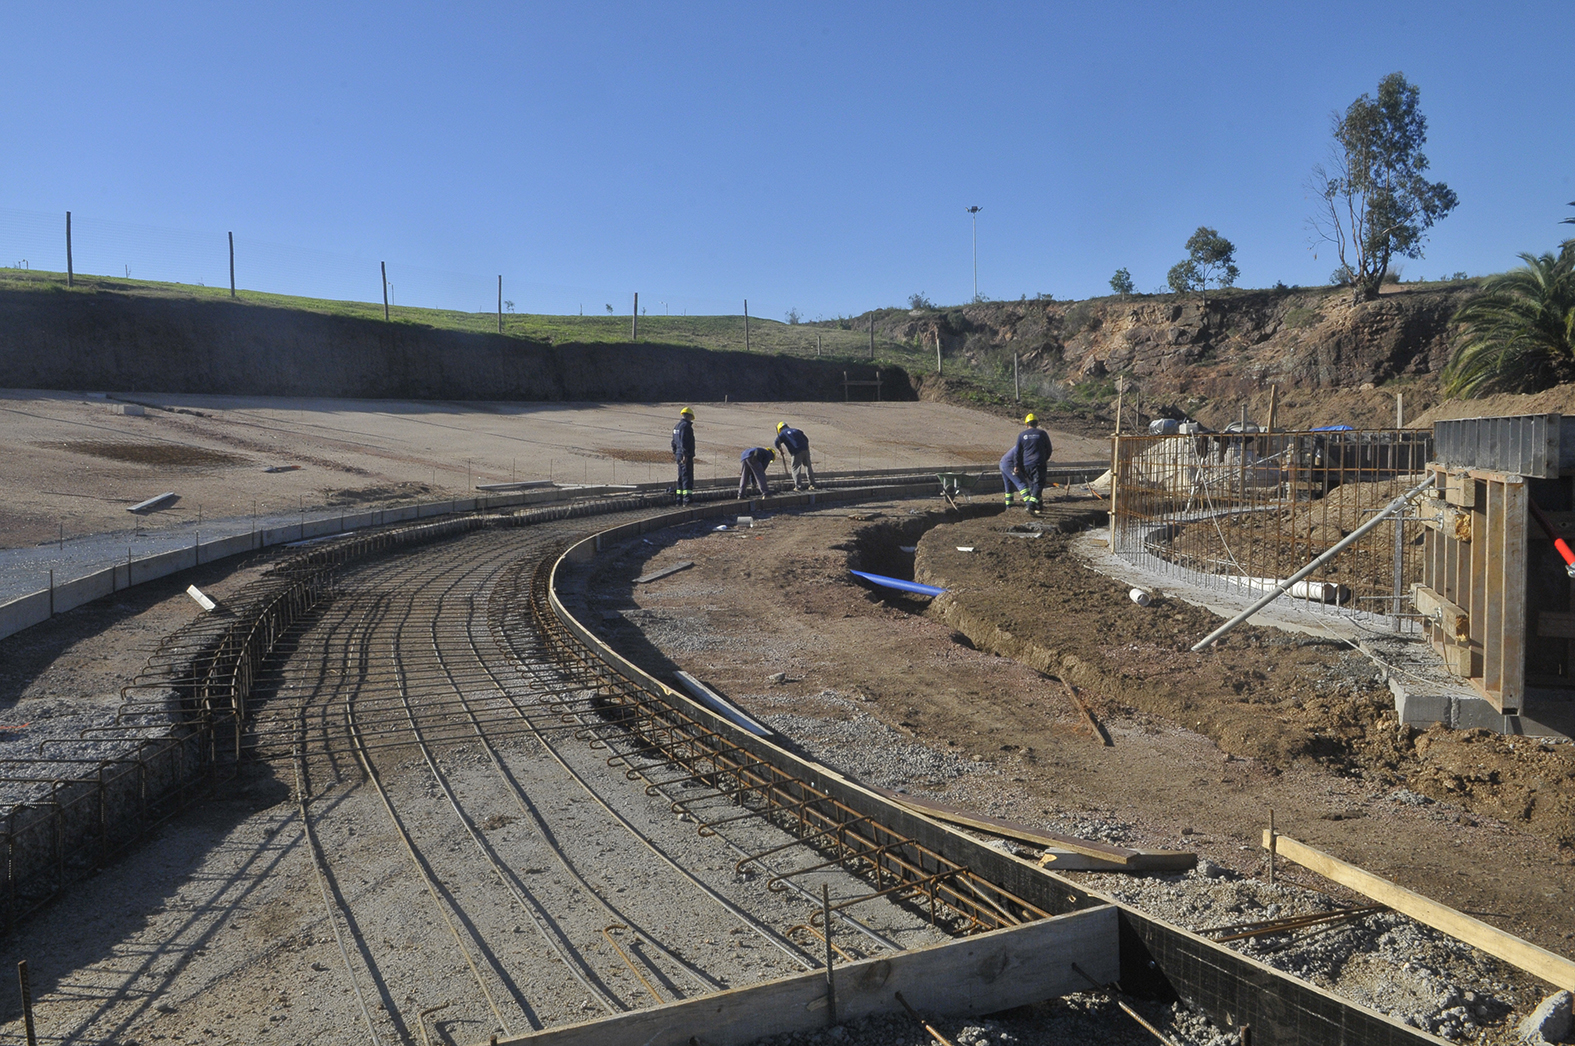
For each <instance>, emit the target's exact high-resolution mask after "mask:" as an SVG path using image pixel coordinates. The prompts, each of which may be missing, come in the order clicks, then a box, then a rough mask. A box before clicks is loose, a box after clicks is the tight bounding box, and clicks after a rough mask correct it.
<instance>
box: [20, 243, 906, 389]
mask: <svg viewBox="0 0 1575 1046" xmlns="http://www.w3.org/2000/svg"><path fill="white" fill-rule="evenodd" d="M0 290H9V291H15V290H31V291H37V292H40V293H60V294H124V295H130V296H134V297H139V298H164V299H172V300H181V299H185V300H193V301H227V300H229V297H230V289H229V288H228V287H199V286H195V285H192V284H185V283H156V282H153V281H150V280H126V279H119V278H112V277H106V276H83V275H79V276H77V277H76V278H75V286H73V287H71V288H69V289H68V288H67V287H66V276H65V273H58V272H43V271H40V270H37V269H9V268H0ZM236 302H237V304H239V305H242V306H267V307H270V308H276V309H294V310H298V311H301V312H310V313H317V314H320V315H324V316H348V317H353V318H355V319H361V320H375V321H378V322H381V321H382V319H383V306H382V303H381V302H377V303H373V302H359V301H332V300H329V299H325V298H298V297H293V296H290V295H285V294H268V293H265V292H262V291H248V290H242V291H239V292H238V295H237V298H236ZM389 320H390V322H392V323H403V324H409V325H411V326H417V327H427V328H432V329H436V330H451V331H464V332H467V333H471V334H496V333H497V330H498V317H497V313H493V312H457V311H454V310H451V309H423V308H416V307H412V306H408V305H396V306H394V307H393V308H391V309H390V310H389ZM503 333H504V335H505V336H506V337H511V338H520V339H525V340H529V341H535V342H548V343H551V344H560V343H575V344H586V343H605V344H620V343H627V342H628V341H629V334H630V330H629V317H628V316H605V315H604V316H550V315H537V314H530V313H518V314H516V313H504V315H503ZM817 335H819V340H820V349H819V352H820V356H821V358H823V359H827V360H836V361H840V362H846V363H849V364H853V363H862V364H865V365H868V363H869V361H870V341H869V333H868V332H867V331H860V330H843V329H841V328H840V327H838V326H837V325H836V323H835V322H834V321H833V322H831V323H826V324H811V323H802V324H787V323H782V322H780V321H777V320H765V319H759V318H757V317H753V316H752V317H750V319H749V338H748V348H749V351H751V352H758V353H763V354H785V355H790V356H799V357H806V358H814V357H815V356H816V336H817ZM640 341H641V342H648V343H658V344H664V345H687V346H695V347H698V348H704V349H713V350H731V351H739V352H742V351H744V349H745V337H744V317H743V316H741V315H740V316H641V317H640ZM875 358H876V361H877V362H879V363H883V364H897V365H899V366H901V367H904V368H906V369H907V370H908V371H909V372H910V373H917V372H922V371H924V370H933V369H934V359H935V357H934V354H933V351H926V350H924V349H922V348H920V347H918V346H914V345H906V344H903V343H901V342H895V341H890V340H888V339H884V338H882V337H880V336H879V334H877V335H876V340H875ZM926 364H928V366H926Z"/></svg>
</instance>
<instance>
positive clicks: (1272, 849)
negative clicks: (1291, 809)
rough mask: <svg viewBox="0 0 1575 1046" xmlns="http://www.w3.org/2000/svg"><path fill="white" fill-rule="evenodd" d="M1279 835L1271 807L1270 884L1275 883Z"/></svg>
mask: <svg viewBox="0 0 1575 1046" xmlns="http://www.w3.org/2000/svg"><path fill="white" fill-rule="evenodd" d="M1279 838H1280V837H1279V836H1278V835H1276V834H1275V831H1274V808H1273V807H1270V808H1269V885H1270V886H1273V885H1274V854H1275V851H1276V849H1278V846H1279Z"/></svg>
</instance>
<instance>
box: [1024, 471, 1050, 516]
mask: <svg viewBox="0 0 1575 1046" xmlns="http://www.w3.org/2000/svg"><path fill="white" fill-rule="evenodd" d="M1023 471H1024V472H1025V473H1027V478H1028V504H1029V505H1030V506H1033V507H1036V508H1037V507H1038V505H1039V496H1040V495H1041V494H1043V493H1044V489H1045V472H1046V469H1045V466H1044V465H1037V466H1035V467H1033V468H1030V469H1024V470H1023Z"/></svg>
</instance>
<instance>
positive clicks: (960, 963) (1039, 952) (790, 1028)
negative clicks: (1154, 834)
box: [497, 905, 1121, 1046]
mask: <svg viewBox="0 0 1575 1046" xmlns="http://www.w3.org/2000/svg"><path fill="white" fill-rule="evenodd" d="M1119 933H1120V929H1119V919H1118V911H1117V909H1116V908H1115V907H1114V906H1112V905H1101V906H1099V907H1096V908H1086V909H1083V910H1082V911H1077V912H1069V913H1068V914H1066V915H1060V916H1057V917H1056V918H1054V919H1041V920H1039V921H1038V922H1032V923H1026V924H1024V925H1022V926H1013V927H1009V928H1007V929H1004V930H995V931H993V932H991V933H984V934H979V935H977V936H975V937H965V938H963V939H962V940H957V941H947V942H945V943H942V944H937V945H932V946H930V947H928V948H918V949H914V950H912V951H905V952H895V953H893V954H890V955H882V956H877V957H875V958H870V959H864V960H861V961H859V962H852V963H847V964H845V965H839V966H837V967H836V968H835V972H834V975H833V983H834V985H835V988H836V991H835V1007H836V1009H835V1020H836V1022H837V1023H839V1024H840V1023H842V1022H844V1021H854V1020H858V1019H860V1018H862V1017H870V1016H874V1015H877V1014H900V1013H902V1012H904V1011H903V1008H902V1004H901V1003H900V1002H898V1001H897V993H898V992H901V993H902V996H903V999H904V1000H907V1001H908V1002H909V1004H910V1005H912V1006H916V1007H918V1008H919V1009H920V1010H922V1011H923V1012H924V1014H925V1015H926V1016H932V1015H933V1016H976V1015H980V1014H986V1013H996V1012H999V1011H1001V1010H1007V1009H1011V1008H1012V1007H1015V1006H1026V1005H1028V1004H1030V1003H1035V1002H1039V1001H1041V1000H1044V999H1053V998H1056V997H1058V996H1062V995H1067V994H1069V993H1071V992H1078V991H1086V990H1087V989H1088V981H1087V980H1085V979H1084V976H1083V974H1087V976H1088V977H1091V978H1093V979H1094V980H1095V981H1097V982H1098V983H1100V984H1108V983H1110V982H1111V981H1114V980H1116V979H1118V978H1119V977H1120V976H1121V966H1120V962H1119V954H1120V952H1119V946H1118V944H1117V940H1118V937H1119ZM1073 965H1076V966H1077V968H1078V969H1079V970H1082V971H1083V973H1078V972H1077V970H1074V969H1073V968H1072V967H1073ZM828 1002H830V1000H828V998H827V991H826V972H825V971H824V970H815V971H811V972H809V973H802V974H798V975H797V976H793V977H784V978H782V979H780V980H775V981H769V982H767V983H765V984H758V985H751V986H750V987H747V988H734V989H733V990H731V991H725V992H718V993H717V994H715V995H706V996H702V997H700V998H697V999H686V1000H684V1001H683V1002H673V1003H667V1004H666V1005H663V1006H657V1007H654V1008H652V1009H648V1010H637V1011H635V1012H633V1013H621V1014H617V1015H615V1016H612V1017H604V1018H601V1019H599V1020H594V1021H586V1022H584V1023H582V1024H574V1025H569V1026H567V1027H563V1028H549V1029H547V1030H545V1031H539V1032H532V1033H530V1034H527V1035H521V1036H517V1037H514V1038H509V1039H499V1040H497V1041H498V1042H499V1044H500V1046H501V1044H503V1043H508V1044H510V1046H513V1044H519V1046H525V1044H531V1046H687V1044H688V1043H692V1042H697V1041H698V1042H703V1043H706V1044H708V1046H743V1044H745V1043H750V1042H753V1041H755V1040H756V1039H759V1038H762V1037H764V1036H767V1035H784V1034H787V1033H790V1032H801V1033H802V1032H813V1031H820V1030H821V1029H824V1028H826V1027H827V1026H828V1024H829V1023H830V1019H831V1018H832V1016H833V1014H832V1012H830V1007H829V1006H828Z"/></svg>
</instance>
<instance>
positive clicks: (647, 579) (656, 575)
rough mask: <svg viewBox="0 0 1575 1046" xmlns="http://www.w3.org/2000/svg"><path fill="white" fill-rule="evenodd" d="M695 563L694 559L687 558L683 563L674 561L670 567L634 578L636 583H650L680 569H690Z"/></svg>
mask: <svg viewBox="0 0 1575 1046" xmlns="http://www.w3.org/2000/svg"><path fill="white" fill-rule="evenodd" d="M694 565H695V564H694V560H691V559H686V560H684V561H683V562H682V563H674V564H673V565H672V566H670V567H664V568H663V569H661V570H657V571H654V572H652V573H650V574H642V575H640V576H639V577H637V578H635V579H634V583H635V584H636V585H649V584H650V583H651V582H653V581H660V580H662V578H664V577H669V576H671V575H673V574H676V573H678V572H679V571H680V570H688V569H689V568H690V567H692V566H694Z"/></svg>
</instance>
